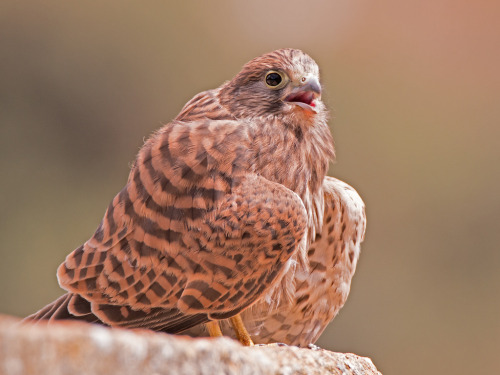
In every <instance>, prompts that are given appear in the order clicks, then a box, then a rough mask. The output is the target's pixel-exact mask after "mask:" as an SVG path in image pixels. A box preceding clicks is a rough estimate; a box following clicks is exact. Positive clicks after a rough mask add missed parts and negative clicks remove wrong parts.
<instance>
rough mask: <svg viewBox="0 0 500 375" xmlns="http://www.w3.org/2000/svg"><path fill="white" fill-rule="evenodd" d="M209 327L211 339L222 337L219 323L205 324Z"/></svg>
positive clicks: (215, 321)
mask: <svg viewBox="0 0 500 375" xmlns="http://www.w3.org/2000/svg"><path fill="white" fill-rule="evenodd" d="M205 326H206V327H207V330H208V333H209V334H210V337H222V331H221V330H220V326H219V321H217V320H213V321H211V322H208V323H206V324H205Z"/></svg>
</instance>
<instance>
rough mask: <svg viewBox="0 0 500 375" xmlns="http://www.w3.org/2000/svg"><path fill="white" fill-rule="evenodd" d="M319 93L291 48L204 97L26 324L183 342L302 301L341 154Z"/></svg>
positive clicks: (171, 129) (165, 132) (177, 123)
mask: <svg viewBox="0 0 500 375" xmlns="http://www.w3.org/2000/svg"><path fill="white" fill-rule="evenodd" d="M320 93H321V87H320V85H319V71H318V67H317V65H316V63H315V62H314V61H313V60H312V59H311V58H310V57H309V56H308V55H306V54H304V53H303V52H302V51H299V50H293V49H283V50H277V51H274V52H271V53H268V54H266V55H263V56H260V57H257V58H255V59H253V60H252V61H250V62H249V63H248V64H246V65H245V66H244V67H243V69H242V70H241V72H240V73H238V74H237V75H236V76H235V77H234V78H233V79H232V80H231V81H229V82H227V83H225V84H223V85H222V86H221V87H219V88H217V89H214V90H209V91H206V92H202V93H200V94H198V95H196V96H195V97H194V98H193V99H191V100H190V101H189V102H188V103H187V104H186V105H185V106H184V108H183V109H182V111H181V113H180V114H179V115H178V116H177V117H176V118H175V119H174V121H172V122H171V123H169V124H167V125H165V126H163V127H162V128H161V129H160V130H158V131H157V132H156V133H155V134H153V135H152V136H151V137H150V139H149V140H148V141H147V142H146V143H145V145H144V146H143V147H142V148H141V150H140V151H139V154H138V156H137V159H136V161H135V163H134V166H133V167H132V170H131V172H130V176H129V179H128V182H127V184H126V186H125V187H124V188H123V189H122V191H120V192H119V193H118V194H117V195H116V197H115V198H114V199H113V201H112V202H111V204H110V205H109V207H108V209H107V211H106V213H105V215H104V218H103V220H102V222H101V224H100V225H99V227H98V228H97V230H96V232H95V234H94V235H93V236H92V238H90V240H88V241H87V242H86V243H85V244H83V245H82V246H80V247H79V248H77V249H76V250H74V251H73V252H72V253H71V254H69V255H68V257H67V258H66V260H65V262H64V263H63V264H61V266H60V267H59V269H58V273H57V274H58V280H59V284H60V285H61V287H63V288H64V289H66V290H67V291H68V293H67V294H65V295H64V296H62V297H60V298H59V299H58V300H56V301H54V302H53V303H52V304H50V305H48V306H46V307H45V308H44V309H42V310H40V311H39V312H37V313H35V314H33V315H32V316H30V317H28V319H50V320H54V319H82V320H85V321H88V322H100V323H104V324H107V325H110V326H124V327H145V328H149V329H153V330H161V331H166V332H172V333H176V332H183V331H185V330H187V329H189V328H191V327H194V326H196V325H199V324H202V323H206V322H209V321H213V320H215V321H217V320H221V319H226V318H230V317H233V316H235V315H237V314H239V313H240V312H242V311H244V310H246V309H247V308H249V307H251V309H250V310H249V313H250V312H251V311H264V310H266V308H265V306H266V303H267V302H266V301H265V298H269V296H272V297H273V299H274V302H273V303H272V304H271V305H273V306H271V307H276V306H279V305H280V302H279V301H285V300H286V301H292V300H293V299H294V298H296V296H297V293H298V291H299V289H300V288H299V287H296V285H298V284H297V281H296V279H297V277H299V275H305V274H306V272H308V271H307V267H308V264H307V263H308V260H307V247H308V245H309V244H310V243H311V242H312V240H313V239H315V238H316V237H317V234H319V235H320V236H322V235H323V233H324V225H323V215H324V210H325V194H326V195H328V192H326V193H325V188H324V185H325V181H324V179H325V175H326V172H327V169H328V164H329V161H330V160H331V159H332V158H333V156H334V149H333V140H332V137H331V134H330V131H329V129H328V125H327V123H326V118H327V112H326V110H325V107H324V105H323V103H322V102H321V100H320ZM356 258H357V254H356ZM354 264H355V263H354ZM326 267H329V265H326ZM300 272H302V274H301V273H300ZM263 306H264V308H263ZM275 311H278V310H275ZM259 319H260V318H259ZM260 320H262V319H260ZM260 320H259V324H257V325H255V326H259V327H260V328H259V329H260V330H261V332H262V327H263V326H262V324H261V323H260ZM264 320H265V319H264ZM245 323H246V322H245ZM249 323H250V322H249Z"/></svg>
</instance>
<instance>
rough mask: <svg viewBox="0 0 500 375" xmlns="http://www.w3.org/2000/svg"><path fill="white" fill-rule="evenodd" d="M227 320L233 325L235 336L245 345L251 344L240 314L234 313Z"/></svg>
mask: <svg viewBox="0 0 500 375" xmlns="http://www.w3.org/2000/svg"><path fill="white" fill-rule="evenodd" d="M229 320H230V321H231V324H232V325H233V329H234V332H235V333H236V338H237V339H238V340H239V341H240V342H241V343H242V344H243V345H245V346H253V341H252V339H251V337H250V335H249V334H248V331H247V329H246V328H245V325H244V324H243V320H242V319H241V316H240V314H236V315H235V316H233V317H232V318H229Z"/></svg>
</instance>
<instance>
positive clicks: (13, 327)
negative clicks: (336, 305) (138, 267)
mask: <svg viewBox="0 0 500 375" xmlns="http://www.w3.org/2000/svg"><path fill="white" fill-rule="evenodd" d="M0 374H2V375H33V374H50V375H75V374H81V375H87V374H88V375H90V374H92V375H100V374H103V375H104V374H105V375H112V374H120V375H128V374H134V375H136V374H151V375H162V374H176V375H177V374H178V375H184V374H185V375H198V374H204V375H205V374H206V375H211V374H241V375H243V374H248V375H259V374H262V375H293V374H301V375H302V374H304V375H306V374H307V375H322V374H338V375H341V374H342V375H349V374H356V375H361V374H364V375H372V374H374V375H380V373H379V372H378V371H377V369H376V368H375V366H374V365H373V363H372V361H371V360H370V359H369V358H364V357H359V356H357V355H354V354H344V353H333V352H330V351H327V350H323V349H319V348H313V349H300V348H297V347H291V346H283V347H280V346H255V347H244V346H242V345H240V344H239V343H238V342H236V341H233V340H232V339H229V338H217V339H201V338H200V339H192V338H189V337H185V336H173V335H168V334H163V333H155V332H151V331H145V330H124V329H110V328H106V327H102V326H97V325H90V324H84V323H77V322H60V323H53V324H51V325H50V326H48V325H46V324H44V323H38V324H36V325H33V324H20V320H18V319H15V318H12V317H6V316H0Z"/></svg>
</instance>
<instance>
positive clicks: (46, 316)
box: [24, 293, 99, 322]
mask: <svg viewBox="0 0 500 375" xmlns="http://www.w3.org/2000/svg"><path fill="white" fill-rule="evenodd" d="M75 305H76V306H78V307H79V308H78V313H77V314H75V313H72V311H71V310H73V309H72V307H73V306H75ZM39 320H48V321H53V320H84V321H86V322H98V321H99V319H97V317H96V316H95V315H94V314H92V312H91V311H90V303H89V302H88V301H87V300H85V299H83V298H81V297H80V296H78V295H76V294H73V293H66V294H64V295H62V296H61V297H59V298H58V299H56V300H55V301H54V302H52V303H50V304H48V305H47V306H45V307H43V308H42V309H40V310H39V311H37V312H36V313H34V314H32V315H30V316H28V317H26V318H24V321H39Z"/></svg>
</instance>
